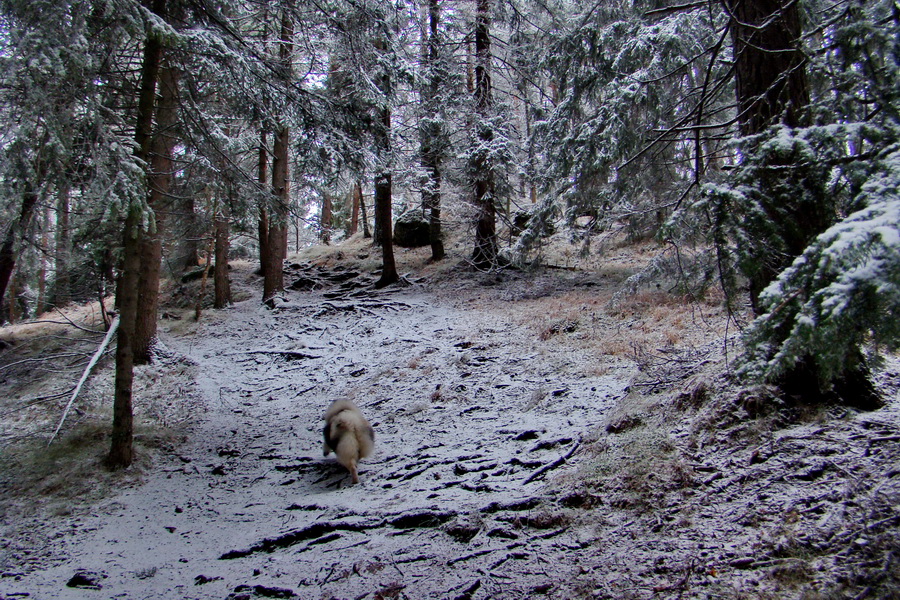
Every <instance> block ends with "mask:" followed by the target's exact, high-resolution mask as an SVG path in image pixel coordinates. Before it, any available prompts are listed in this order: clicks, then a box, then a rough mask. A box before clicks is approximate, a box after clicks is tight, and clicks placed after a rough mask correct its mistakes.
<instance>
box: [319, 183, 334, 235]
mask: <svg viewBox="0 0 900 600" xmlns="http://www.w3.org/2000/svg"><path fill="white" fill-rule="evenodd" d="M332 212H333V211H332V203H331V196H330V195H329V194H327V193H325V194H322V215H321V217H320V218H319V226H320V227H321V232H320V237H321V239H322V243H323V244H329V243H331V227H332V224H333V215H332Z"/></svg>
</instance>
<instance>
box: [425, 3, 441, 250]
mask: <svg viewBox="0 0 900 600" xmlns="http://www.w3.org/2000/svg"><path fill="white" fill-rule="evenodd" d="M440 19H441V12H440V5H439V4H438V0H428V26H429V34H428V45H427V46H428V47H427V50H426V52H425V61H426V62H425V64H426V68H427V69H428V71H429V81H428V87H427V88H426V94H427V96H426V97H425V98H424V99H423V103H424V104H425V107H426V110H425V112H426V114H428V115H433V114H435V113H436V104H437V102H438V98H437V96H438V91H439V89H440V85H441V82H440V77H439V74H438V73H437V72H436V67H437V61H438V49H439V43H440V40H439V39H438V26H439V23H440ZM443 136H444V131H443V125H436V126H429V127H426V128H425V130H424V131H423V132H422V139H421V144H422V149H421V153H422V168H423V169H424V170H425V173H426V174H427V176H428V181H427V182H426V183H425V187H424V189H423V190H422V205H423V208H424V209H425V211H426V212H427V213H428V239H429V242H430V243H431V260H433V261H438V260H442V259H443V258H444V241H443V236H442V234H441V158H442V157H441V150H440V149H439V148H437V147H436V146H435V145H436V144H439V143H441V140H442V138H443Z"/></svg>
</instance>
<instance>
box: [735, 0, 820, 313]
mask: <svg viewBox="0 0 900 600" xmlns="http://www.w3.org/2000/svg"><path fill="white" fill-rule="evenodd" d="M724 3H725V7H726V9H727V10H728V12H729V14H730V17H731V24H730V26H731V39H732V45H733V54H734V71H735V87H736V92H737V103H738V121H739V123H740V128H741V134H742V135H744V136H754V135H757V134H760V133H762V132H764V131H765V130H766V129H767V128H769V127H771V126H772V125H775V124H777V123H779V122H783V123H784V124H785V125H787V126H789V127H797V126H799V125H800V124H801V121H802V115H803V111H804V110H805V108H806V106H807V104H809V87H808V85H807V80H806V70H805V59H804V57H803V54H802V52H801V51H800V37H801V33H802V31H801V26H800V14H799V10H798V7H797V3H796V2H792V1H790V0H724ZM781 171H782V169H779V168H777V166H776V168H775V169H774V170H773V172H772V177H771V178H767V179H771V181H761V182H760V188H761V192H762V198H761V203H762V206H763V210H764V211H765V212H766V213H767V214H769V215H770V216H771V219H770V220H771V222H772V223H776V226H777V227H778V228H779V229H780V233H779V234H778V235H780V236H781V237H782V241H783V242H784V243H785V244H786V245H787V246H788V248H789V249H788V251H787V252H786V253H785V252H765V251H762V252H761V254H760V256H759V258H758V261H757V262H758V265H757V267H758V268H755V269H754V270H753V272H750V273H748V278H749V284H750V301H751V305H752V306H753V310H754V312H756V313H757V314H759V294H760V293H761V292H762V291H763V290H764V289H765V288H766V286H768V285H769V283H771V282H772V281H773V280H774V279H775V277H776V276H777V275H778V273H780V272H781V271H782V270H783V269H784V268H785V267H787V266H788V265H789V264H790V263H791V262H792V261H793V259H794V258H795V257H796V256H797V255H799V254H800V253H801V252H802V251H803V249H804V248H805V247H806V245H807V244H808V243H809V241H810V240H811V239H812V238H813V237H814V236H815V235H817V234H819V233H821V232H822V231H824V229H825V228H826V227H827V223H825V222H822V216H823V215H821V214H816V213H819V212H820V211H812V212H808V211H806V210H803V211H800V212H797V211H794V210H792V209H791V207H790V206H785V205H783V203H782V198H779V194H778V192H777V189H778V188H779V187H781V185H782V184H783V181H782V179H783V175H781ZM787 202H788V204H790V203H791V200H788V201H787ZM785 209H787V210H788V211H789V212H792V213H796V214H794V217H796V222H795V223H781V224H778V223H777V222H778V221H779V220H783V219H784V217H783V216H781V217H778V216H776V215H778V213H779V212H782V211H784V210H785Z"/></svg>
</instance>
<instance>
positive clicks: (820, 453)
mask: <svg viewBox="0 0 900 600" xmlns="http://www.w3.org/2000/svg"><path fill="white" fill-rule="evenodd" d="M314 274H315V275H316V276H315V277H311V278H308V279H307V280H305V281H307V282H313V283H315V281H319V280H320V279H321V276H323V275H327V276H328V277H331V278H332V279H333V280H334V281H338V280H341V281H344V282H345V283H343V284H334V283H332V284H329V285H327V286H325V287H324V288H322V289H315V290H313V291H294V292H290V293H288V294H286V295H285V297H284V299H283V300H282V301H279V302H278V303H277V308H275V309H274V310H270V309H267V308H264V307H261V306H260V305H259V302H258V299H257V298H256V296H255V295H254V296H253V298H252V299H249V300H245V301H242V302H238V303H237V304H236V305H234V306H232V307H230V308H228V309H225V310H222V311H208V312H205V313H204V315H203V317H202V319H201V320H200V322H199V323H195V322H193V321H191V320H189V319H187V318H185V319H182V320H165V321H163V323H164V329H165V331H164V333H163V337H162V342H163V343H162V347H161V352H160V356H159V358H158V360H157V362H156V363H155V364H154V365H150V366H147V367H142V368H141V369H140V370H139V373H138V378H137V381H138V384H137V385H138V388H139V389H137V397H138V398H139V399H140V398H151V399H152V400H145V401H143V403H141V402H139V404H140V405H139V406H138V407H137V408H138V411H139V412H142V413H144V414H147V415H151V416H152V417H153V421H154V422H156V423H172V424H173V428H174V429H176V430H178V431H179V432H181V433H182V434H183V441H179V440H174V441H171V442H165V441H163V442H158V443H157V444H156V446H154V447H153V449H152V451H151V449H148V448H146V447H144V448H143V450H142V452H143V453H144V454H143V456H142V461H141V462H140V464H139V465H137V466H136V468H134V469H132V472H131V473H130V474H129V473H126V474H122V475H118V476H115V477H112V478H110V479H108V480H107V481H112V482H116V481H119V482H120V485H121V489H118V490H113V491H107V492H105V493H103V494H101V495H100V498H101V499H99V500H83V501H82V503H81V505H78V502H77V499H75V500H73V505H75V507H74V508H72V509H71V510H68V509H67V510H59V511H57V512H56V513H53V514H48V509H46V508H45V509H42V510H43V512H42V511H41V510H38V509H35V511H33V514H32V513H29V511H28V510H25V509H26V508H27V506H25V505H26V504H27V503H28V502H29V501H30V498H31V497H30V496H28V494H27V492H25V493H21V494H19V496H17V497H16V498H15V499H14V500H13V501H9V499H8V498H7V499H6V500H5V501H4V502H5V504H3V506H4V507H6V509H7V512H6V515H5V516H4V521H5V522H4V524H3V525H4V527H3V531H4V534H3V535H4V536H7V535H9V536H10V537H9V538H8V539H7V540H5V541H4V542H3V543H2V544H0V565H2V573H0V599H3V600H6V599H8V598H37V599H53V598H71V599H79V600H80V599H90V598H97V599H106V598H128V599H131V598H141V599H148V600H149V599H183V598H184V599H187V598H192V599H212V598H215V599H220V600H224V599H229V600H237V599H238V598H272V597H274V598H291V597H297V598H326V599H330V598H371V599H378V598H411V599H413V598H461V599H465V598H470V599H487V598H498V599H500V598H504V599H505V598H510V599H511V598H532V597H547V598H556V599H568V598H648V599H649V598H797V597H804V598H810V599H812V598H842V597H848V596H849V597H852V596H858V597H860V598H862V597H885V598H887V597H891V596H890V594H891V593H893V592H892V591H891V590H895V589H896V586H895V583H896V582H897V581H900V573H898V571H900V563H898V559H897V557H896V552H895V549H896V547H897V543H898V542H900V535H898V532H900V513H898V506H900V471H898V469H897V464H898V460H900V444H898V440H900V435H898V434H900V402H898V397H897V389H898V388H900V369H898V368H896V367H897V365H894V368H891V367H890V366H889V367H888V368H887V369H885V370H884V371H883V372H882V373H881V375H880V380H881V383H882V385H883V387H884V389H885V390H887V391H888V394H889V397H888V404H887V406H886V407H885V408H884V409H881V410H879V411H875V412H871V413H857V412H853V411H844V410H841V409H830V410H828V411H826V410H822V411H820V412H819V413H817V414H813V415H809V416H802V415H794V416H793V417H790V418H785V414H784V413H782V412H779V411H775V410H772V409H771V407H770V405H771V404H772V400H771V398H767V397H765V393H764V390H762V391H761V390H758V389H753V388H750V389H738V388H735V387H733V384H732V383H730V382H729V381H728V379H727V377H724V376H723V375H722V373H723V369H722V368H721V363H722V362H723V361H722V357H721V356H720V355H718V354H717V353H716V352H717V350H715V349H716V348H720V347H721V344H720V343H719V342H718V341H717V340H716V339H715V338H714V337H713V338H712V339H710V343H709V344H708V347H706V348H705V349H704V348H693V349H686V350H679V349H678V348H677V347H676V346H671V347H666V348H662V349H657V350H653V349H652V348H651V350H650V351H648V353H647V354H644V355H638V353H637V351H635V355H634V359H633V360H626V359H624V358H623V357H622V356H621V355H616V356H613V355H612V354H610V355H603V356H599V355H598V346H597V339H599V341H600V346H599V347H600V349H601V351H602V350H603V349H604V348H605V349H607V350H608V351H609V352H617V351H616V350H615V348H616V347H619V346H621V345H622V342H621V341H615V340H614V338H613V336H614V335H615V332H616V331H621V330H624V329H627V330H629V331H631V330H639V329H640V330H646V331H645V332H643V333H641V334H640V335H642V336H651V335H654V334H658V333H660V332H659V331H655V330H654V327H655V328H656V329H660V326H659V325H655V326H654V325H653V323H654V321H653V320H652V319H651V318H649V317H647V315H653V314H657V313H661V312H664V311H663V308H665V307H659V306H652V305H649V306H647V307H645V308H643V309H640V310H639V309H638V308H637V305H633V306H632V307H631V308H627V307H626V309H617V310H618V311H619V312H618V313H617V314H616V315H613V317H615V318H616V319H621V320H620V321H610V320H609V319H611V318H613V317H610V315H609V314H606V313H602V312H601V311H599V310H596V306H594V305H590V304H589V303H587V302H586V303H585V305H584V306H580V307H574V308H573V307H572V306H571V305H572V302H573V298H581V299H584V298H590V296H591V294H595V292H593V291H592V292H590V293H589V294H587V295H576V296H565V297H563V296H560V299H557V300H552V299H550V300H548V299H547V298H550V297H552V296H554V295H561V294H564V292H565V290H564V289H562V288H564V287H565V285H568V284H564V283H561V282H560V281H559V280H557V279H554V278H550V279H546V278H545V279H530V278H527V277H524V278H515V277H513V278H511V279H509V280H499V281H497V282H493V283H491V282H488V283H491V285H485V286H481V287H478V286H475V287H473V286H472V285H471V283H472V282H471V281H468V282H465V281H464V282H460V283H458V284H457V287H454V286H453V285H442V286H432V287H428V288H425V287H420V286H417V285H412V286H410V287H400V288H396V289H393V290H392V291H385V292H372V291H370V290H369V289H368V287H367V286H364V285H363V286H353V285H349V282H350V280H352V279H354V278H355V276H354V277H351V276H350V274H347V276H346V277H345V276H344V275H343V274H342V273H340V269H335V270H334V271H333V272H331V271H328V270H321V269H320V270H319V271H318V272H315V273H314ZM294 275H295V276H297V275H298V273H294ZM245 276H247V274H236V277H245ZM554 277H555V276H554ZM363 278H364V276H363ZM302 279H303V276H300V277H299V278H298V279H297V280H298V281H300V280H302ZM570 283H571V282H570ZM584 283H585V281H581V280H579V282H577V285H581V284H584ZM587 283H590V284H591V285H594V284H595V281H594V280H591V281H589V282H587ZM310 287H318V286H317V285H312V286H310ZM568 289H570V290H571V289H573V288H572V287H571V285H570V287H569V288H568ZM579 289H580V288H579ZM590 289H592V290H593V289H594V288H590ZM580 293H581V292H579V294H580ZM598 295H599V294H598ZM498 299H500V301H498ZM529 302H531V303H530V304H529ZM526 305H527V306H526ZM554 307H557V308H554ZM563 309H566V310H568V309H571V310H572V311H573V312H571V313H566V312H564V310H563ZM641 310H643V311H644V312H643V313H641V312H640V311H641ZM541 311H543V313H542V314H540V316H541V319H542V320H540V321H539V322H538V323H537V324H538V326H537V327H534V326H529V325H528V322H529V319H532V318H534V317H533V315H534V314H539V313H541ZM572 315H576V318H575V320H574V321H573V320H572ZM579 315H580V316H579ZM176 316H177V315H176ZM578 319H581V320H580V321H579V320H578ZM548 324H549V325H548ZM589 324H592V325H591V327H592V328H593V329H591V328H589V327H588V325H589ZM694 327H696V325H694ZM584 332H587V333H585V335H587V336H588V337H590V336H595V337H596V338H597V339H593V338H591V339H586V338H584V337H583V336H582V337H579V336H581V334H582V333H584ZM679 335H682V334H679ZM683 335H687V334H683ZM703 335H704V334H703V332H702V331H701V332H700V335H699V336H698V337H699V338H700V339H702V338H703ZM666 337H668V338H674V336H673V335H672V334H671V332H669V333H668V335H662V336H661V339H665V338H666ZM647 339H649V338H647ZM711 349H712V350H711ZM717 365H718V366H717ZM638 367H639V368H638ZM109 377H110V373H109V370H108V368H107V371H105V372H104V374H101V375H98V376H97V379H98V382H96V383H97V385H98V386H101V388H102V386H103V385H107V386H108V385H109V382H108V381H106V382H105V383H103V381H105V380H108V379H109ZM100 392H102V389H100V390H99V391H98V390H94V393H99V394H100V395H101V396H102V395H103V394H102V393H100ZM336 398H350V399H352V400H353V401H355V402H356V403H357V404H358V405H359V406H360V407H361V408H362V409H363V411H364V412H365V414H366V415H367V416H368V418H369V420H370V422H371V423H372V425H373V426H374V428H375V431H376V436H377V439H376V452H375V454H374V456H373V457H371V458H370V459H368V460H367V461H365V462H364V463H363V465H362V468H361V472H360V476H361V479H362V483H361V484H360V485H358V486H353V485H350V481H349V477H348V475H347V473H346V472H345V471H344V470H343V469H342V468H341V467H340V466H339V465H337V463H336V462H335V461H334V459H333V457H330V458H323V457H322V448H321V428H322V425H323V422H322V420H321V416H322V413H323V412H324V409H325V407H326V406H327V405H328V404H329V403H330V402H331V401H332V400H334V399H336ZM183 423H187V425H186V426H183V425H178V424H183ZM185 427H186V428H185ZM151 459H152V460H151ZM7 481H8V478H7ZM35 499H36V496H35ZM36 506H39V505H36ZM13 509H15V510H13ZM50 512H52V511H50ZM23 514H25V515H28V514H31V516H30V517H29V519H30V520H28V521H27V522H25V523H24V525H23V523H16V522H12V521H7V518H18V516H19V515H23ZM10 515H11V517H10ZM31 525H33V526H31ZM860 594H862V595H860Z"/></svg>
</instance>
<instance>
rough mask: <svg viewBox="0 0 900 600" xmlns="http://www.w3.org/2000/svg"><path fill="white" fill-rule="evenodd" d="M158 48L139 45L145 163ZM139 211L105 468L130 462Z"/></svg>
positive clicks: (129, 252)
mask: <svg viewBox="0 0 900 600" xmlns="http://www.w3.org/2000/svg"><path fill="white" fill-rule="evenodd" d="M165 6H166V3H165V0H154V2H153V12H154V13H156V14H157V15H164V14H165ZM162 53H163V49H162V44H161V42H160V40H159V39H158V38H157V37H156V36H154V35H150V36H149V37H148V38H147V41H146V42H145V44H144V53H143V59H142V62H141V87H140V92H139V96H138V107H137V118H136V121H137V124H136V127H135V141H136V142H137V150H136V153H137V158H138V159H140V160H142V161H144V162H145V163H147V162H149V157H150V144H151V142H152V137H153V131H152V130H153V105H154V102H155V100H156V82H157V78H158V76H159V69H160V62H161V60H162ZM141 216H142V207H141V206H140V204H138V203H135V202H132V203H131V205H130V206H129V207H128V212H127V214H126V218H125V227H124V232H123V244H122V245H123V247H122V254H123V258H122V271H121V275H120V276H119V281H118V286H117V288H116V299H117V301H118V305H119V331H118V333H117V338H116V383H115V399H114V400H113V427H112V433H111V436H110V437H111V443H110V450H109V454H108V455H107V457H106V464H107V466H108V467H109V468H110V469H123V468H126V467H128V466H130V465H131V462H132V460H133V458H134V446H133V441H134V414H133V412H132V384H133V382H134V331H135V322H136V317H137V309H138V284H139V281H140V270H141V237H142V235H141V234H142V231H141Z"/></svg>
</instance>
